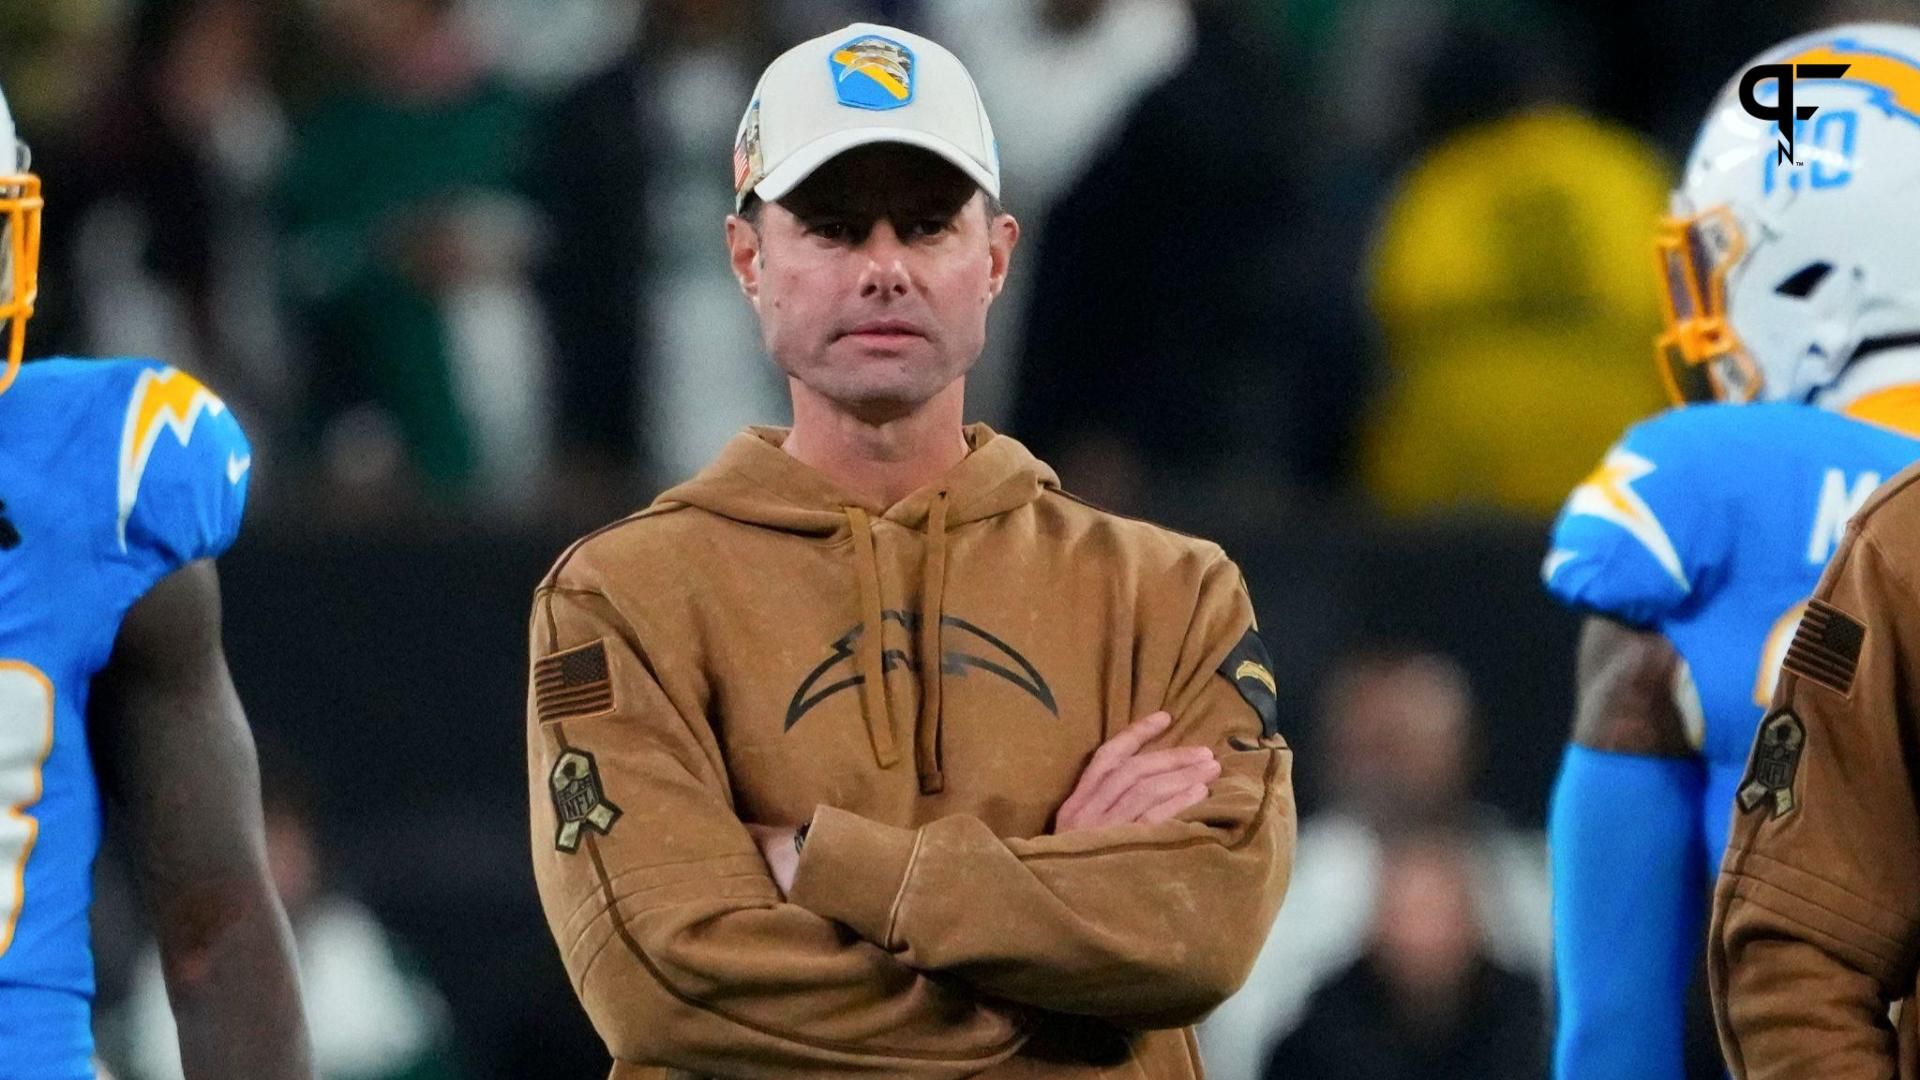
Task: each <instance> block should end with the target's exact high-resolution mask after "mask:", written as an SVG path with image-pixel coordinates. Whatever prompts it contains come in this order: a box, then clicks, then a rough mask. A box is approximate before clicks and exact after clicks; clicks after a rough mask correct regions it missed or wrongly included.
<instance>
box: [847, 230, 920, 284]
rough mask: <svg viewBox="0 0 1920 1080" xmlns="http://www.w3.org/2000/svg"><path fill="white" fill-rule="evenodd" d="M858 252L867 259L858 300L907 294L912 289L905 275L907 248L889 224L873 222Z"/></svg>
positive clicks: (907, 276)
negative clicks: (860, 297)
mask: <svg viewBox="0 0 1920 1080" xmlns="http://www.w3.org/2000/svg"><path fill="white" fill-rule="evenodd" d="M860 250H861V253H862V254H863V255H865V256H866V265H865V266H864V267H863V268H862V269H861V274H860V295H861V296H863V297H870V296H881V295H887V296H905V295H906V294H907V292H908V290H909V289H910V288H911V287H912V285H911V282H912V279H911V277H910V275H909V274H908V273H907V245H906V244H905V243H903V242H901V240H900V234H898V233H896V232H894V231H893V225H892V224H891V223H890V222H887V221H884V220H883V221H879V222H876V223H875V224H874V226H873V231H872V232H870V233H868V234H867V242H866V243H864V244H862V245H860Z"/></svg>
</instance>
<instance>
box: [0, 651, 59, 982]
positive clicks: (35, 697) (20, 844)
mask: <svg viewBox="0 0 1920 1080" xmlns="http://www.w3.org/2000/svg"><path fill="white" fill-rule="evenodd" d="M52 750H53V683H52V681H51V680H49V679H48V678H47V677H46V675H44V674H42V673H41V671H40V669H39V668H36V667H34V666H33V665H32V664H27V663H22V662H21V661H18V660H0V956H4V955H6V952H7V949H8V948H9V947H10V946H12V945H13V931H14V928H15V927H17V926H18V925H19V923H20V907H21V905H22V904H23V903H24V902H25V901H26V893H27V856H29V855H31V854H33V841H34V838H35V837H37V836H38V835H39V833H40V823H39V822H38V821H35V820H34V819H33V818H31V817H29V816H27V808H28V807H31V806H33V805H34V804H35V803H37V802H39V801H40V784H41V780H40V776H41V770H42V769H44V768H45V767H46V764H47V754H48V753H50V752H51V751H52Z"/></svg>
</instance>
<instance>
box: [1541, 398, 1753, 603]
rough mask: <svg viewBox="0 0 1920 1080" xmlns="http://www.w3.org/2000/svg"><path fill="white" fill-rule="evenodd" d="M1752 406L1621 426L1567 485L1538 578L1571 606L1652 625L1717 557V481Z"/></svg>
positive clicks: (1683, 412)
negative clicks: (1594, 462)
mask: <svg viewBox="0 0 1920 1080" xmlns="http://www.w3.org/2000/svg"><path fill="white" fill-rule="evenodd" d="M1758 408H1760V407H1758V406H1721V405H1694V406H1688V407H1685V408H1676V409H1669V410H1667V411H1666V412H1663V413H1660V414H1659V415H1657V416H1654V417H1652V418H1650V419H1647V420H1645V421H1642V422H1640V423H1638V424H1635V425H1634V426H1633V427H1631V428H1629V429H1628V430H1627V432H1626V434H1625V435H1624V436H1622V438H1621V439H1620V441H1619V442H1617V443H1615V444H1614V445H1613V447H1612V448H1610V449H1609V450H1608V451H1607V452H1606V454H1605V456H1604V457H1603V458H1602V459H1601V461H1600V464H1599V466H1598V467H1596V468H1595V469H1594V471H1593V472H1592V473H1590V474H1589V475H1588V476H1587V478H1586V479H1585V480H1583V481H1581V483H1580V484H1579V485H1578V486H1577V487H1575V488H1574V489H1573V492H1572V493H1571V494H1570V495H1569V496H1568V497H1567V501H1566V504H1565V505H1564V506H1563V507H1562V509H1561V511H1560V516H1559V518H1558V519H1557V520H1556V521H1555V522H1554V526H1553V539H1552V543H1551V545H1550V547H1549V550H1548V554H1547V558H1546V561H1545V563H1544V564H1543V565H1542V567H1541V578H1542V580H1543V581H1544V582H1545V584H1546V587H1547V590H1548V592H1550V593H1552V594H1553V595H1554V597H1555V598H1556V599H1558V600H1560V601H1561V602H1562V603H1565V604H1567V605H1569V606H1571V607H1574V608H1577V609H1581V610H1587V611H1594V612H1598V613H1600V614H1604V615H1608V616H1610V617H1612V618H1616V619H1619V620H1621V621H1623V622H1626V623H1629V624H1631V625H1635V626H1654V625H1657V624H1658V623H1659V622H1660V620H1661V619H1662V618H1663V617H1664V616H1666V615H1667V614H1669V613H1670V612H1672V611H1673V610H1675V609H1676V608H1678V607H1680V606H1681V605H1682V604H1684V603H1686V602H1687V601H1688V600H1689V599H1690V598H1691V597H1693V596H1694V595H1695V593H1696V592H1697V591H1698V590H1699V589H1700V588H1701V587H1703V585H1705V584H1709V582H1707V581H1706V580H1705V579H1706V577H1707V576H1708V575H1709V574H1710V573H1711V571H1712V569H1713V568H1714V567H1716V566H1717V565H1719V564H1720V563H1721V562H1723V561H1724V560H1723V559H1722V555H1723V554H1724V553H1723V551H1722V550H1721V549H1722V548H1723V547H1724V546H1725V545H1726V543H1727V542H1728V534H1727V524H1726V515H1725V514H1723V513H1721V512H1720V507H1721V505H1722V502H1721V499H1722V497H1723V496H1724V495H1725V493H1726V490H1727V487H1726V483H1725V480H1726V478H1727V476H1728V475H1729V474H1730V473H1731V472H1732V471H1733V470H1734V469H1736V468H1738V467H1740V463H1741V461H1742V449H1743V447H1745V446H1746V444H1748V443H1750V442H1751V441H1752V439H1753V436H1752V430H1753V424H1752V420H1753V419H1756V418H1757V417H1749V416H1743V415H1741V414H1742V412H1743V411H1747V410H1752V409H1758Z"/></svg>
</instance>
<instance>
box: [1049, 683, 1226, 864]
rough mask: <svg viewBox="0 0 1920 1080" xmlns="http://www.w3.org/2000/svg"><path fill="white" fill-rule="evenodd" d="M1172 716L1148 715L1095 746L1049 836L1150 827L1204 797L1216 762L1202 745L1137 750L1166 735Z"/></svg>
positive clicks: (1215, 775)
mask: <svg viewBox="0 0 1920 1080" xmlns="http://www.w3.org/2000/svg"><path fill="white" fill-rule="evenodd" d="M1171 723H1173V717H1172V716H1171V715H1169V714H1167V713H1166V712H1156V713H1149V714H1147V715H1146V716H1143V717H1141V718H1140V719H1138V720H1135V721H1134V722H1133V723H1131V724H1129V725H1127V728H1126V730H1125V731H1122V732H1121V733H1120V734H1118V735H1115V736H1114V737H1113V738H1111V739H1108V740H1107V741H1106V742H1104V743H1101V744H1100V749H1098V750H1095V751H1094V752H1093V760H1092V761H1089V762H1088V763H1087V767H1086V770H1085V771H1084V772H1082V773H1081V774H1080V781H1079V783H1077V784H1075V785H1074V788H1073V794H1071V795H1068V796H1067V801H1066V802H1063V803H1061V804H1060V810H1059V812H1058V813H1057V814H1055V815H1054V822H1053V831H1054V832H1055V833H1056V834H1058V833H1069V832H1073V831H1074V830H1075V829H1093V828H1098V827H1100V826H1102V825H1129V824H1133V823H1135V822H1138V823H1140V824H1152V823H1153V822H1156V821H1165V820H1167V819H1168V818H1170V817H1172V816H1173V815H1175V814H1177V813H1179V812H1180V811H1182V810H1185V809H1186V808H1187V807H1189V806H1192V805H1194V804H1195V803H1197V802H1199V801H1200V800H1202V799H1204V798H1206V797H1207V785H1209V784H1211V783H1213V781H1214V780H1215V779H1216V778H1218V777H1219V775H1220V761H1219V759H1217V758H1215V757H1214V756H1213V751H1212V750H1211V749H1209V748H1207V747H1204V746H1178V747H1170V748H1168V749H1164V750H1149V751H1144V752H1143V751H1142V750H1141V749H1140V748H1141V747H1142V746H1144V745H1146V743H1147V740H1149V739H1151V738H1153V737H1154V736H1156V735H1158V734H1160V733H1161V732H1163V731H1165V730H1167V725H1168V724H1171Z"/></svg>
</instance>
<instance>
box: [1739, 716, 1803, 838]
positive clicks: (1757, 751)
mask: <svg viewBox="0 0 1920 1080" xmlns="http://www.w3.org/2000/svg"><path fill="white" fill-rule="evenodd" d="M1806 747H1807V726H1806V725H1805V724H1803V723H1801V722H1800V718H1799V717H1798V716H1795V715H1794V714H1793V710H1792V709H1781V710H1780V711H1779V712H1776V713H1774V714H1773V715H1772V716H1769V717H1767V718H1766V720H1764V721H1762V722H1761V724H1760V733H1759V735H1757V736H1756V737H1755V738H1754V742H1753V760H1752V762H1751V763H1749V764H1748V766H1747V778H1746V779H1745V780H1744V781H1742V782H1741V784H1740V809H1741V811H1742V812H1743V813H1748V814H1751V813H1753V812H1754V811H1755V810H1758V809H1759V808H1761V807H1762V806H1767V805H1771V807H1772V809H1771V810H1769V811H1768V814H1767V816H1768V817H1769V818H1782V817H1785V816H1787V815H1788V814H1791V813H1793V811H1794V809H1795V807H1796V806H1797V805H1798V804H1797V803H1795V802H1794V797H1793V777H1794V774H1795V773H1796V772H1798V771H1799V769H1800V753H1801V751H1803V750H1805V749H1806Z"/></svg>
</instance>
